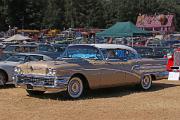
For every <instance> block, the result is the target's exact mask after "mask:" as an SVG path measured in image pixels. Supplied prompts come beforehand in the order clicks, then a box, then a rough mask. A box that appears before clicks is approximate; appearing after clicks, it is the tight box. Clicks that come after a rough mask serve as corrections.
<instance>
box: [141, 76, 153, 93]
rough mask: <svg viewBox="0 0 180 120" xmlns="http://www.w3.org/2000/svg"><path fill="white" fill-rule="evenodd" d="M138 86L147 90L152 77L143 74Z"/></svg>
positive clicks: (150, 84)
mask: <svg viewBox="0 0 180 120" xmlns="http://www.w3.org/2000/svg"><path fill="white" fill-rule="evenodd" d="M140 86H141V88H142V89H143V90H148V89H150V88H151V86H152V77H151V76H150V75H145V76H144V77H143V78H142V79H141V83H140Z"/></svg>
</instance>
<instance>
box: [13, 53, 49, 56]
mask: <svg viewBox="0 0 180 120" xmlns="http://www.w3.org/2000/svg"><path fill="white" fill-rule="evenodd" d="M14 55H38V56H46V55H43V54H38V53H16V54H14Z"/></svg>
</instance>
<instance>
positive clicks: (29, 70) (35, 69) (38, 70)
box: [18, 61, 79, 75]
mask: <svg viewBox="0 0 180 120" xmlns="http://www.w3.org/2000/svg"><path fill="white" fill-rule="evenodd" d="M78 66H79V65H78V64H74V63H69V62H66V61H39V62H28V63H25V64H21V65H19V66H18V67H20V68H21V70H22V73H23V74H31V75H33V74H35V75H47V73H48V69H49V68H50V69H55V70H56V71H58V72H60V71H62V70H64V68H66V69H68V68H70V69H72V68H75V67H78Z"/></svg>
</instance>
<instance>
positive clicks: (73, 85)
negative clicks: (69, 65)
mask: <svg viewBox="0 0 180 120" xmlns="http://www.w3.org/2000/svg"><path fill="white" fill-rule="evenodd" d="M83 94H84V84H83V81H82V79H80V78H79V77H73V78H71V79H70V80H69V83H68V86H67V95H68V97H70V98H73V99H77V98H80V97H81V96H83Z"/></svg>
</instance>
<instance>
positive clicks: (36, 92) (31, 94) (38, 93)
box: [26, 90, 45, 96]
mask: <svg viewBox="0 0 180 120" xmlns="http://www.w3.org/2000/svg"><path fill="white" fill-rule="evenodd" d="M26 91H27V93H28V94H29V95H30V96H34V95H42V94H44V92H45V91H33V90H26Z"/></svg>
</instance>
